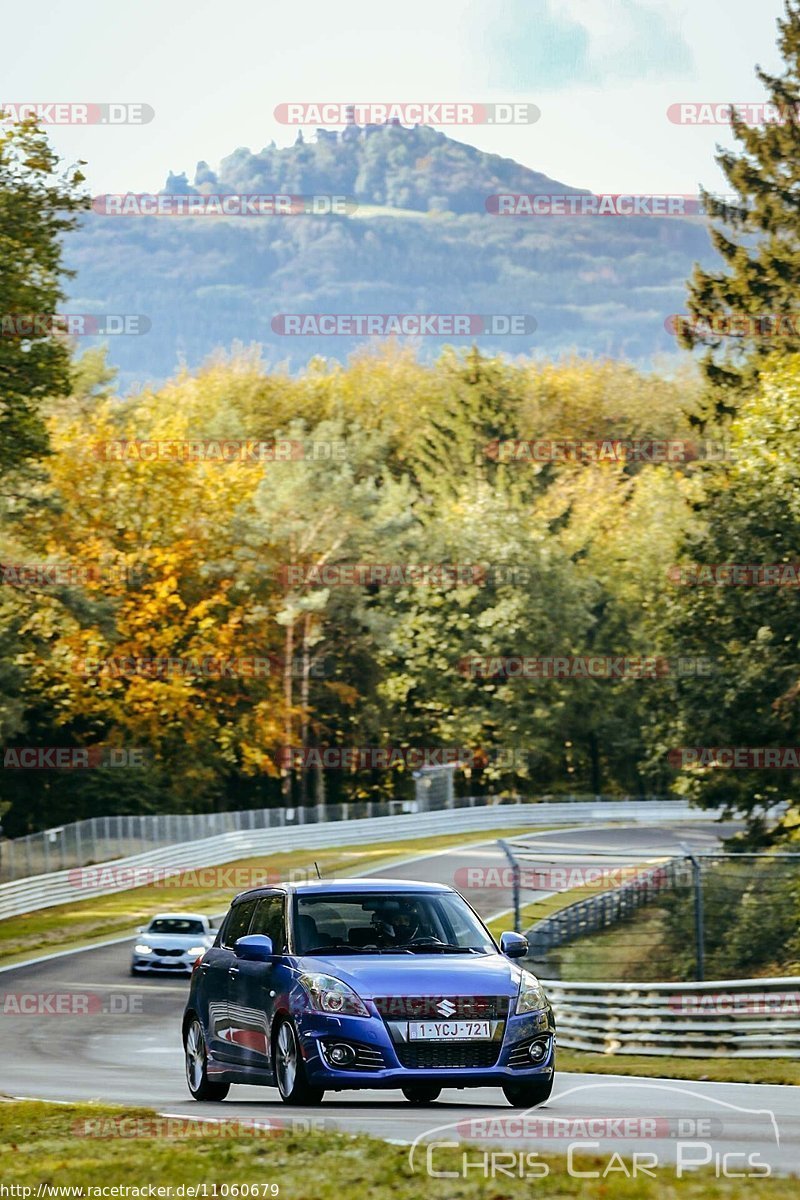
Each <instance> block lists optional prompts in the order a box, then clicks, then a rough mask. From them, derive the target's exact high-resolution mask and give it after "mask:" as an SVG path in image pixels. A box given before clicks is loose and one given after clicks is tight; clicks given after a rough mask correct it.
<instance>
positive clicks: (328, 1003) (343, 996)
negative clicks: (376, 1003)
mask: <svg viewBox="0 0 800 1200" xmlns="http://www.w3.org/2000/svg"><path fill="white" fill-rule="evenodd" d="M300 982H301V983H302V985H303V987H304V988H305V989H306V991H307V992H308V994H309V996H310V997H311V1005H312V1007H313V1008H316V1009H317V1011H318V1012H324V1013H331V1014H333V1015H335V1016H345V1017H368V1016H369V1010H368V1008H367V1006H366V1004H365V1003H364V1001H363V1000H362V999H361V997H360V996H359V995H358V993H357V992H354V991H353V989H352V988H351V987H350V985H349V984H347V983H344V982H343V981H342V980H341V979H336V978H335V977H334V976H333V975H322V974H318V973H317V972H316V971H310V972H309V973H308V974H306V975H301V976H300Z"/></svg>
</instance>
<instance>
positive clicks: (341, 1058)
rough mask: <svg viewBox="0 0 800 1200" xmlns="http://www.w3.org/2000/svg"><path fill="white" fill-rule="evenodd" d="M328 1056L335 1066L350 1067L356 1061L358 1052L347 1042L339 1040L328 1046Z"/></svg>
mask: <svg viewBox="0 0 800 1200" xmlns="http://www.w3.org/2000/svg"><path fill="white" fill-rule="evenodd" d="M328 1058H329V1059H330V1060H331V1062H332V1063H333V1065H334V1066H335V1067H349V1066H352V1064H353V1063H354V1062H355V1061H356V1052H355V1050H354V1049H353V1047H352V1046H348V1045H347V1043H346V1042H337V1043H336V1045H335V1046H329V1047H328Z"/></svg>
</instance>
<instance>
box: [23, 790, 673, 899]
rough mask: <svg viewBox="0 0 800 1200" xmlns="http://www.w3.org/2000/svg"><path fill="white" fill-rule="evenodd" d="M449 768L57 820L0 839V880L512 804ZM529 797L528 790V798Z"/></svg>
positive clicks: (574, 799)
mask: <svg viewBox="0 0 800 1200" xmlns="http://www.w3.org/2000/svg"><path fill="white" fill-rule="evenodd" d="M453 775H454V772H453V770H452V769H448V768H435V769H431V770H426V769H423V770H421V771H419V772H417V773H416V774H415V780H414V782H415V794H414V798H413V799H410V800H386V801H378V800H366V801H362V802H350V803H343V804H331V805H306V806H296V807H291V808H255V809H245V810H241V811H237V812H209V813H146V814H137V815H120V816H103V817H90V818H88V819H87V820H84V821H75V822H72V823H70V824H65V825H59V826H57V827H55V828H53V829H46V830H43V831H42V832H40V833H31V834H28V835H27V836H25V837H21V838H15V839H6V840H0V883H7V882H10V881H11V880H14V879H24V878H28V877H29V876H32V875H45V874H49V873H50V872H52V871H64V870H68V869H71V868H73V867H85V866H89V865H90V864H92V863H98V862H108V861H110V860H112V859H116V858H127V857H129V856H130V855H134V854H142V853H144V852H146V851H148V850H156V849H159V848H160V847H163V846H174V845H178V844H181V843H184V842H194V841H201V840H203V839H204V838H209V837H216V836H218V835H219V834H223V833H238V832H251V831H255V830H261V829H281V828H284V827H286V826H295V825H314V824H318V823H320V822H328V821H352V820H359V819H361V818H364V817H389V816H399V815H400V814H402V813H415V812H420V813H422V812H437V811H440V810H443V809H450V808H453V809H456V808H474V807H476V806H481V805H495V804H516V803H518V802H519V801H520V799H521V798H520V797H519V796H517V795H508V796H493V795H482V796H456V795H455V793H454V786H453ZM526 799H528V798H526ZM634 799H635V800H662V799H665V797H660V796H647V797H631V796H592V795H579V794H576V793H573V794H570V795H564V796H559V795H545V796H537V797H531V798H530V800H531V802H532V803H533V802H537V803H548V802H553V803H559V804H563V803H586V802H597V803H603V802H613V801H627V800H634Z"/></svg>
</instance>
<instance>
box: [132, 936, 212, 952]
mask: <svg viewBox="0 0 800 1200" xmlns="http://www.w3.org/2000/svg"><path fill="white" fill-rule="evenodd" d="M211 940H212V939H211V938H209V936H208V934H207V933H139V934H137V936H136V941H137V943H139V942H141V943H142V944H143V945H145V946H163V947H164V949H165V950H182V949H183V948H184V947H186V949H188V948H189V946H210V945H211Z"/></svg>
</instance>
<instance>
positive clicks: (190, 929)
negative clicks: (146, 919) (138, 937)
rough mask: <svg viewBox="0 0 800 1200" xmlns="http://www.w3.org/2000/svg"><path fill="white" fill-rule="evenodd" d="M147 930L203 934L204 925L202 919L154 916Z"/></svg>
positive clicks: (149, 931)
mask: <svg viewBox="0 0 800 1200" xmlns="http://www.w3.org/2000/svg"><path fill="white" fill-rule="evenodd" d="M147 932H148V933H189V934H192V935H194V934H198V933H199V934H204V933H205V926H204V925H203V922H202V921H196V920H192V918H191V917H154V918H153V920H152V921H151V922H150V924H149V925H148V927H147Z"/></svg>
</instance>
